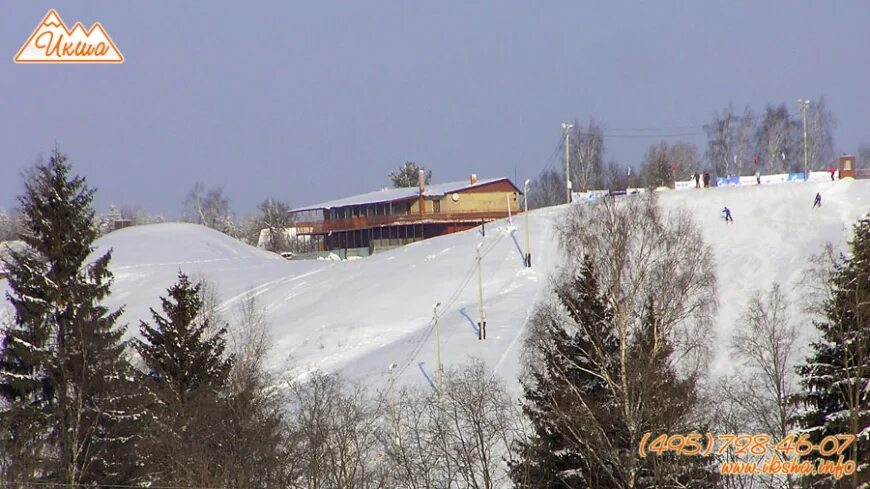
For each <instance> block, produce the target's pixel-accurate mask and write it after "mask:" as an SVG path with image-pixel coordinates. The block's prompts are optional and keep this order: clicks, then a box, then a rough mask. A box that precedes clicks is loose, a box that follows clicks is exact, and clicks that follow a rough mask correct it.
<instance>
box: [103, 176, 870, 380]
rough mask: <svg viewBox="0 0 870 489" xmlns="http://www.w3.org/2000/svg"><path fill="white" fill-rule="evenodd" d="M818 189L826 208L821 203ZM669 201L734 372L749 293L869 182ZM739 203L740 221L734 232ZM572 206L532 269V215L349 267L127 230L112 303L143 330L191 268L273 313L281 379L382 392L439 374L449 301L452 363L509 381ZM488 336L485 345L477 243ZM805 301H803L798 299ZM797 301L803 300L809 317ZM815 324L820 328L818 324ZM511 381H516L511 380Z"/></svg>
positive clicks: (721, 358) (544, 232)
mask: <svg viewBox="0 0 870 489" xmlns="http://www.w3.org/2000/svg"><path fill="white" fill-rule="evenodd" d="M816 192H821V194H822V196H823V206H822V208H821V209H812V208H811V207H812V201H813V197H814V196H815V194H816ZM660 196H661V203H662V204H663V205H664V206H666V207H670V206H685V207H686V208H688V209H689V210H690V211H691V212H692V214H693V215H694V216H695V217H696V218H697V219H698V220H699V222H700V223H702V225H703V229H704V234H705V237H706V239H707V241H708V243H710V244H711V245H712V246H713V250H714V253H715V256H716V266H717V270H718V278H719V284H720V313H719V321H718V324H717V331H716V335H717V336H716V338H717V339H716V343H717V345H718V346H719V348H718V350H717V351H718V354H717V357H716V360H715V363H714V369H715V370H717V371H719V372H725V371H727V367H728V364H729V363H728V355H727V351H726V350H725V349H724V348H723V346H724V345H726V344H727V341H728V337H729V334H730V331H731V329H732V327H733V324H734V321H735V319H736V317H737V316H738V315H739V314H740V312H741V310H742V309H743V307H744V305H745V303H746V300H747V299H748V297H749V294H750V293H751V291H752V290H753V289H755V288H762V289H763V288H767V287H769V286H770V284H771V282H772V281H778V282H780V283H782V284H784V285H785V287H786V290H790V289H791V288H792V287H793V286H794V285H795V283H796V281H797V280H798V278H799V276H800V273H801V271H802V270H803V268H804V267H805V266H806V261H807V259H808V258H809V257H810V256H811V255H812V254H815V253H818V252H819V251H820V250H821V248H822V246H823V245H824V244H825V243H826V242H828V241H830V242H832V243H833V244H834V245H835V246H836V247H838V248H840V249H842V248H843V246H844V244H845V241H846V238H847V228H848V227H849V226H850V225H851V224H852V223H853V222H854V221H855V220H856V219H857V218H858V217H859V216H861V215H863V214H864V213H866V212H867V211H868V210H870V181H854V182H849V181H838V182H811V183H788V184H779V185H763V186H747V187H733V188H714V189H705V190H694V189H693V190H685V191H669V192H662V193H661V194H660ZM725 205H727V206H728V207H729V208H730V209H731V210H732V213H733V216H734V220H735V222H734V223H733V224H725V222H724V221H723V220H722V219H721V210H722V208H723V206H725ZM562 209H563V208H561V207H555V208H549V209H543V210H539V211H533V212H532V213H530V216H529V222H530V235H531V250H532V254H533V262H534V268H532V269H525V268H523V263H522V247H523V246H524V239H525V238H524V233H525V222H526V221H525V216H523V215H520V216H518V217H515V219H514V223H513V226H509V225H508V223H507V222H506V220H502V221H498V222H495V223H491V224H488V225H487V226H486V236H485V237H482V236H481V233H480V230H479V229H474V230H470V231H467V232H464V233H458V234H454V235H450V236H444V237H440V238H435V239H431V240H427V241H423V242H418V243H415V244H412V245H410V246H406V247H404V248H399V249H396V250H392V251H389V252H385V253H382V254H378V255H375V256H373V257H370V258H367V259H363V260H355V261H346V262H329V261H287V260H284V259H282V258H280V257H277V256H276V255H273V254H270V253H265V252H263V251H260V250H257V249H254V248H251V247H249V246H246V245H243V244H241V243H239V242H237V241H235V240H233V239H231V238H228V237H226V236H224V235H222V234H220V233H217V232H215V231H212V230H209V229H206V228H203V227H200V226H194V225H188V224H159V225H151V226H141V227H133V228H127V229H123V230H121V231H117V232H114V233H111V234H109V235H107V236H105V237H104V238H102V239H101V240H100V241H99V243H98V244H99V246H100V249H107V248H112V249H113V250H114V258H113V261H112V270H113V271H114V273H115V285H114V288H113V290H114V293H113V295H112V297H111V304H110V305H112V306H115V307H117V306H121V305H125V307H126V309H125V314H124V317H123V321H124V322H126V323H127V324H129V326H130V328H131V333H132V332H135V331H136V330H137V329H138V321H139V319H144V318H148V317H149V315H148V308H149V307H157V305H158V296H159V295H161V294H163V293H164V292H165V289H166V288H167V287H169V286H170V285H171V284H172V283H173V281H174V280H175V276H176V274H177V272H178V270H179V269H181V270H183V271H185V272H186V273H188V274H189V275H191V276H193V277H197V278H199V277H205V278H207V279H208V280H209V281H210V282H211V283H212V284H214V285H216V287H217V289H218V292H219V294H220V299H221V309H222V310H223V311H224V313H225V314H226V315H227V317H231V316H232V313H233V306H234V305H236V304H238V303H239V301H240V300H241V299H242V298H243V297H244V296H245V295H246V294H251V295H254V296H256V300H257V302H258V304H259V305H260V306H261V307H264V308H266V312H267V314H268V320H269V323H270V327H271V332H272V339H273V341H274V349H273V351H272V357H271V360H272V361H271V366H272V367H273V368H275V369H277V370H279V371H287V370H292V371H294V372H298V371H299V370H297V369H302V370H303V371H304V370H305V369H308V368H311V367H319V368H323V369H326V370H329V371H336V370H337V371H342V372H344V373H345V374H346V375H348V376H349V377H351V378H354V379H359V380H363V381H365V382H367V383H370V384H372V385H373V386H380V385H383V384H382V383H381V382H382V381H383V380H384V379H385V378H386V372H387V368H388V365H390V364H391V363H396V364H397V365H398V367H397V370H396V372H397V375H399V377H400V380H401V381H405V382H425V381H427V377H428V378H434V370H435V341H434V332H433V328H432V327H431V326H432V312H433V305H434V304H435V303H436V302H440V303H441V307H440V308H439V312H440V316H441V319H440V327H441V328H440V335H441V352H442V358H443V360H444V362H445V364H451V363H457V362H462V361H464V360H466V359H467V358H468V357H469V356H477V357H481V358H483V359H485V360H486V361H487V363H488V364H489V365H490V366H491V367H493V368H495V370H496V371H497V372H498V374H499V375H501V376H503V377H504V378H505V379H508V380H512V379H515V378H516V376H517V373H518V368H519V362H518V360H519V353H520V350H521V346H522V336H523V333H524V324H525V321H526V319H527V317H528V315H529V313H530V312H531V310H532V308H533V307H534V304H535V302H536V301H537V299H538V298H540V297H541V296H542V293H545V292H546V290H547V289H548V288H549V284H550V281H549V277H550V274H551V272H552V271H553V270H554V269H555V268H556V267H557V266H558V265H559V262H560V258H559V256H558V252H557V248H556V243H555V240H554V236H553V232H552V230H553V224H554V222H555V219H556V218H557V217H558V216H559V214H560V212H561V211H562ZM481 242H483V244H482V247H481V250H482V253H483V255H484V258H483V288H484V295H485V299H484V300H485V308H486V317H487V339H486V340H485V341H479V340H478V339H477V331H476V327H477V326H476V322H477V320H478V305H477V277H476V275H475V274H474V255H475V249H476V247H477V245H478V244H479V243H481ZM792 298H793V299H795V300H796V299H797V295H793V296H792ZM798 306H799V304H796V305H794V306H793V315H794V316H795V317H798V315H799V312H798V309H799V307H798ZM803 327H805V328H807V329H809V323H808V322H805V323H804V324H803ZM510 383H512V382H510Z"/></svg>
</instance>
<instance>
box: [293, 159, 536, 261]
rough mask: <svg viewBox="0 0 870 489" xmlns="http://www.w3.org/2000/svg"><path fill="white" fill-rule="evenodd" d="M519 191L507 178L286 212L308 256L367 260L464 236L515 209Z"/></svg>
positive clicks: (394, 191)
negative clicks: (417, 244)
mask: <svg viewBox="0 0 870 489" xmlns="http://www.w3.org/2000/svg"><path fill="white" fill-rule="evenodd" d="M521 193H522V192H521V191H520V190H519V189H518V188H517V187H516V186H515V185H514V184H513V183H512V182H511V181H510V180H509V179H507V178H496V179H488V180H480V181H478V180H477V178H476V177H475V176H474V175H472V177H471V178H470V179H469V181H465V182H451V183H442V184H437V185H430V186H425V185H421V186H420V187H411V188H393V189H384V190H380V191H377V192H370V193H367V194H363V195H357V196H354V197H348V198H345V199H339V200H334V201H330V202H324V203H321V204H316V205H313V206H308V207H303V208H299V209H294V210H292V211H291V213H292V215H293V217H294V221H295V223H296V235H297V236H309V237H310V238H309V242H310V243H311V245H312V247H313V249H312V250H311V251H313V252H340V253H337V254H339V255H343V257H347V256H354V255H357V256H366V255H369V254H373V253H377V252H378V251H382V250H385V249H389V248H394V247H396V246H402V245H405V244H408V243H412V242H414V241H419V240H422V239H427V238H432V237H435V236H442V235H445V234H450V233H455V232H458V231H464V230H467V229H471V228H473V227H476V226H480V225H481V224H483V223H486V222H490V221H493V220H496V219H501V218H504V217H507V216H508V214H509V213H516V212H518V211H519V210H520V195H521Z"/></svg>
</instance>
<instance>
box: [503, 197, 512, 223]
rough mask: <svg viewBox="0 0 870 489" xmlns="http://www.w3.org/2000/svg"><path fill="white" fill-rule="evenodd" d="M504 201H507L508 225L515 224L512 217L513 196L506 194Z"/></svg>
mask: <svg viewBox="0 0 870 489" xmlns="http://www.w3.org/2000/svg"><path fill="white" fill-rule="evenodd" d="M504 200H505V202H507V208H508V224H513V223H514V219H513V217H511V196H510V194H504Z"/></svg>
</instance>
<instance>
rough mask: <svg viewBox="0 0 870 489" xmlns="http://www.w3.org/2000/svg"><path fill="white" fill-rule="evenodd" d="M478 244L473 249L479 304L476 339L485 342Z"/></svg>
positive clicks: (484, 314) (481, 276)
mask: <svg viewBox="0 0 870 489" xmlns="http://www.w3.org/2000/svg"><path fill="white" fill-rule="evenodd" d="M482 244H483V243H480V244H479V245H477V248H475V253H476V254H477V300H478V303H479V304H480V312H479V318H480V320H479V321H478V323H477V339H478V340H485V339H486V311H485V310H484V309H483V274H482V273H481V270H480V265H481V261H482V260H481V258H480V245H482Z"/></svg>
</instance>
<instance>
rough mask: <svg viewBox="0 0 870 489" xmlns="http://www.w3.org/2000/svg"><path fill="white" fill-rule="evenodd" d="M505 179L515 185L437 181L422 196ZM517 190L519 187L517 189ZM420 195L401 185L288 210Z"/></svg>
mask: <svg viewBox="0 0 870 489" xmlns="http://www.w3.org/2000/svg"><path fill="white" fill-rule="evenodd" d="M500 181H507V182H508V183H510V184H511V185H512V186H513V187H514V188H516V185H514V184H513V182H511V181H510V180H509V179H507V178H487V179H481V180H478V181H477V183H474V184H470V183H469V182H468V180H461V181H458V182H447V183H438V184H434V185H427V186H426V190H424V191H423V196H424V197H430V198H431V197H443V196H444V195H446V194H450V193H453V192H461V191H463V190H468V189H471V188H475V187H481V186H483V185H488V184H490V183H495V182H500ZM517 191H518V192H519V189H517ZM419 196H420V189H419V188H417V187H402V188H385V189H382V190H376V191H374V192H368V193H365V194H359V195H354V196H352V197H345V198H343V199H336V200H330V201H328V202H321V203H319V204H314V205H309V206H305V207H299V208H297V209H293V210H291V211H290V212H302V211H313V210H319V209H334V208H336V207H347V206H352V205H366V204H382V203H387V202H400V201H406V200H412V199H416V198H418V197H419Z"/></svg>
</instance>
